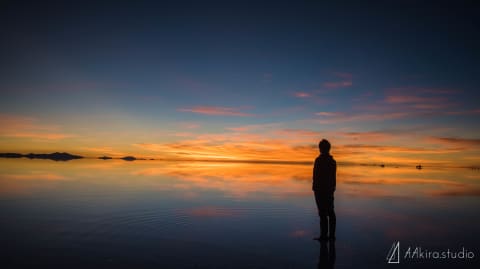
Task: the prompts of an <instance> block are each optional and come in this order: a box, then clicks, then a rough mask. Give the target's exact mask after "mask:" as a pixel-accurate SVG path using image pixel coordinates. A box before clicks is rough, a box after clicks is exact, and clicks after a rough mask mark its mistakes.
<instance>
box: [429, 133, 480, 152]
mask: <svg viewBox="0 0 480 269" xmlns="http://www.w3.org/2000/svg"><path fill="white" fill-rule="evenodd" d="M425 141H426V142H427V143H432V144H438V145H442V146H450V147H451V146H454V147H461V148H464V149H468V148H480V139H478V138H473V139H471V138H459V137H437V136H430V137H427V138H426V139H425Z"/></svg>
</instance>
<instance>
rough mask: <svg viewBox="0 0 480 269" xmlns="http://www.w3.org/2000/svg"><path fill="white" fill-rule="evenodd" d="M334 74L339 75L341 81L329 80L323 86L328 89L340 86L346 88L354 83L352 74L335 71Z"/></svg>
mask: <svg viewBox="0 0 480 269" xmlns="http://www.w3.org/2000/svg"><path fill="white" fill-rule="evenodd" d="M333 75H334V76H336V77H338V78H339V79H341V80H339V81H328V82H325V83H323V87H324V88H327V89H338V88H345V87H350V86H352V85H353V83H352V77H353V76H352V74H350V73H345V72H334V73H333Z"/></svg>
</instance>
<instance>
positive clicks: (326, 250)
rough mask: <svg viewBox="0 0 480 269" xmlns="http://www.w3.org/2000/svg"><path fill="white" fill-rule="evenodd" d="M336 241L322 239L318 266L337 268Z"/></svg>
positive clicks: (327, 268)
mask: <svg viewBox="0 0 480 269" xmlns="http://www.w3.org/2000/svg"><path fill="white" fill-rule="evenodd" d="M335 259H336V254H335V241H329V243H328V245H327V241H320V253H319V255H318V265H317V268H319V269H320V268H322V269H329V268H335Z"/></svg>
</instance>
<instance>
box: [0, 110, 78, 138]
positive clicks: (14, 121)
mask: <svg viewBox="0 0 480 269" xmlns="http://www.w3.org/2000/svg"><path fill="white" fill-rule="evenodd" d="M0 126H2V129H0V136H4V137H16V138H34V139H45V140H60V139H64V138H67V137H72V136H73V135H70V134H63V133H59V132H58V129H59V127H58V126H56V125H49V124H40V123H38V120H37V119H35V118H31V117H25V116H16V115H6V114H0Z"/></svg>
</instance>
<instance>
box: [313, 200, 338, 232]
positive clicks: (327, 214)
mask: <svg viewBox="0 0 480 269" xmlns="http://www.w3.org/2000/svg"><path fill="white" fill-rule="evenodd" d="M314 193H315V202H316V203H317V209H318V216H320V236H323V237H326V236H328V235H329V234H328V230H329V228H330V237H334V236H335V228H336V227H335V226H336V224H337V217H336V216H335V210H333V193H332V194H329V193H327V194H325V193H320V192H317V191H314Z"/></svg>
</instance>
